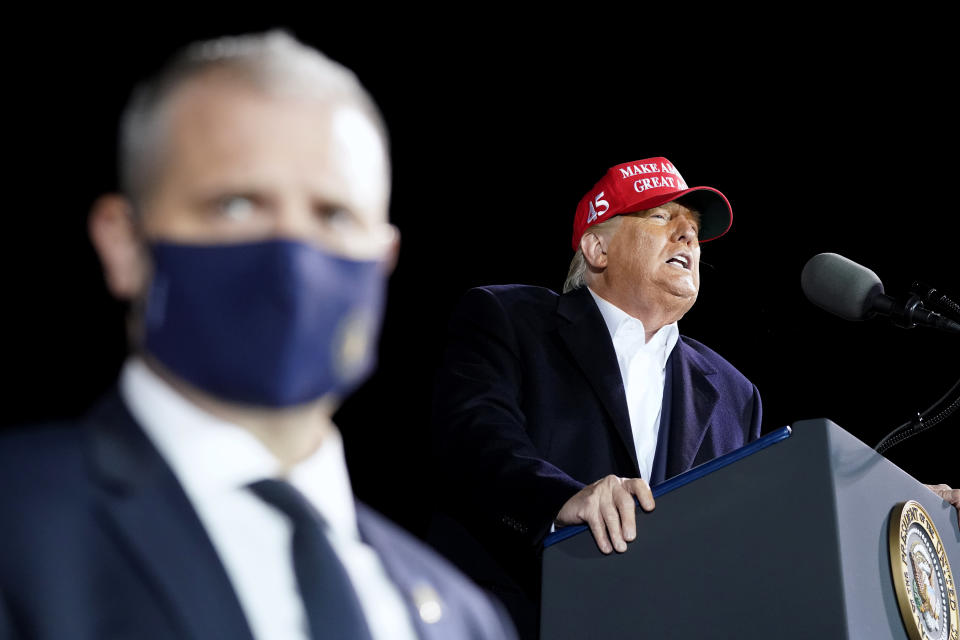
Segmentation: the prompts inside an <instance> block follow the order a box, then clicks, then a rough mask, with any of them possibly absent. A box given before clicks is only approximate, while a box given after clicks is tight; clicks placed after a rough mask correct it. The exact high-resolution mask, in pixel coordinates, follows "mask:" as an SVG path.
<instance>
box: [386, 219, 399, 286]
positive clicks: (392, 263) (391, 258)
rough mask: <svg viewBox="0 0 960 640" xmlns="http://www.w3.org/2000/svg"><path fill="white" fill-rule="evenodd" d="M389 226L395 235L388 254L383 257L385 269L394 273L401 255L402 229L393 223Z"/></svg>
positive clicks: (389, 272) (387, 272) (388, 273)
mask: <svg viewBox="0 0 960 640" xmlns="http://www.w3.org/2000/svg"><path fill="white" fill-rule="evenodd" d="M389 227H390V232H391V233H392V234H393V237H392V238H391V239H390V246H389V248H388V249H387V255H386V257H385V258H384V259H383V264H384V270H385V271H386V274H387V275H390V274H391V273H393V270H394V269H396V268H397V259H398V258H399V257H400V229H398V228H397V227H396V226H394V225H392V224H391V225H389Z"/></svg>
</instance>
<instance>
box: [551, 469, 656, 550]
mask: <svg viewBox="0 0 960 640" xmlns="http://www.w3.org/2000/svg"><path fill="white" fill-rule="evenodd" d="M634 496H636V497H637V499H638V500H639V501H640V507H641V508H642V509H643V510H644V511H653V507H654V502H653V494H652V493H650V487H649V486H647V483H646V482H645V481H644V480H642V479H640V478H618V477H617V476H612V475H611V476H607V477H605V478H601V479H600V480H597V481H596V482H594V483H593V484H591V485H587V486H586V487H584V488H583V489H581V490H580V491H578V492H577V493H576V494H574V495H573V497H572V498H570V499H569V500H567V503H566V504H565V505H563V508H562V509H560V513H558V514H557V519H556V524H557V526H561V527H565V526H568V525H571V524H587V525H589V526H590V531H591V533H593V539H594V540H596V541H597V546H598V547H600V551H602V552H603V553H610V552H611V551H613V550H614V549H616V550H617V551H619V552H621V553H623V552H624V551H626V550H627V542H630V541H631V540H633V539H634V538H636V537H637V522H636V513H635V510H636V506H635V503H634V501H633V497H634ZM611 542H612V546H611Z"/></svg>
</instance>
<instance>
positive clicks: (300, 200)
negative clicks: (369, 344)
mask: <svg viewBox="0 0 960 640" xmlns="http://www.w3.org/2000/svg"><path fill="white" fill-rule="evenodd" d="M167 107H168V109H167V112H166V114H165V117H167V121H166V122H165V126H166V129H165V133H166V134H167V135H166V139H165V141H164V143H163V144H162V145H161V146H162V153H161V157H160V159H159V162H158V166H159V169H158V172H157V179H156V182H155V183H154V185H153V188H152V189H151V190H150V191H149V193H148V195H147V197H146V198H145V199H144V202H143V203H142V207H141V209H142V216H143V217H142V221H143V229H144V233H145V235H146V237H147V239H148V240H150V241H153V240H166V241H171V242H177V243H197V244H215V243H237V242H251V241H258V240H268V239H293V240H299V241H303V242H306V243H310V244H313V245H315V246H318V247H321V248H323V249H326V250H328V251H330V252H333V253H336V254H339V255H342V256H344V257H347V258H353V259H380V258H383V257H385V255H386V253H387V252H388V251H389V250H390V248H391V246H392V241H393V240H394V229H393V227H391V226H390V225H389V224H388V223H387V202H388V195H389V194H388V177H387V162H386V156H385V151H384V148H383V142H382V141H381V139H380V136H379V133H378V132H377V130H376V128H375V127H374V125H373V124H372V123H371V122H370V120H369V118H368V117H367V116H366V115H364V114H363V113H362V112H361V111H360V110H359V109H358V108H357V107H355V106H353V105H351V104H350V103H348V102H343V101H341V102H340V103H339V104H328V103H323V102H319V101H317V100H315V99H310V98H306V97H291V96H283V97H277V96H271V95H268V94H265V93H262V92H259V91H257V90H255V89H253V88H250V87H248V86H245V85H243V84H240V83H238V82H236V81H231V80H228V79H224V78H222V77H216V76H215V75H214V76H213V77H208V76H202V77H201V78H199V79H197V80H193V81H189V82H188V83H187V84H186V85H185V86H183V87H181V88H180V89H179V90H178V91H177V93H176V94H175V95H174V96H172V97H171V98H170V103H169V104H168V105H167Z"/></svg>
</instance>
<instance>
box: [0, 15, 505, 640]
mask: <svg viewBox="0 0 960 640" xmlns="http://www.w3.org/2000/svg"><path fill="white" fill-rule="evenodd" d="M121 137H122V149H121V168H122V183H123V184H122V186H123V188H124V192H125V193H124V195H123V196H120V195H110V196H104V197H102V198H101V199H100V200H99V201H98V202H97V203H96V204H95V205H94V210H93V212H92V215H91V218H90V231H91V237H92V240H93V244H94V246H95V248H96V250H97V253H98V254H99V256H100V258H101V261H102V263H103V268H104V273H105V276H106V282H107V286H108V288H109V289H110V291H111V293H113V294H114V295H116V296H117V297H119V298H122V299H127V300H131V301H132V302H133V305H134V306H133V314H132V318H131V329H132V332H131V333H132V343H133V346H134V348H135V351H136V353H135V355H134V356H133V357H131V359H130V360H128V362H127V363H126V364H125V366H124V368H123V371H122V373H121V376H120V380H119V384H118V387H117V389H116V390H115V391H114V392H112V393H111V394H110V395H109V396H108V397H106V398H105V399H104V400H103V401H102V402H101V403H100V404H99V405H98V406H97V407H96V408H95V409H94V410H93V411H92V412H91V414H90V415H88V416H87V417H86V418H85V419H84V420H83V421H82V423H81V424H79V425H53V426H50V427H38V428H33V429H27V430H24V431H23V432H22V433H13V434H9V436H5V437H4V438H3V441H2V442H0V520H2V525H0V636H2V637H4V638H7V637H25V638H38V639H39V638H89V639H93V638H158V639H159V638H194V639H201V638H203V639H212V638H224V639H228V638H229V639H230V640H238V639H244V638H247V639H250V640H252V638H258V639H262V640H263V639H268V638H277V639H283V640H289V639H292V638H351V639H363V638H366V639H387V638H389V639H391V640H392V639H395V638H437V639H438V640H439V639H441V638H442V639H444V640H446V639H447V638H504V637H512V635H513V634H512V630H511V629H510V627H509V623H508V622H507V621H506V616H505V615H503V616H501V615H499V614H498V612H497V610H496V609H495V607H494V606H493V605H492V603H490V602H489V600H488V599H487V598H486V597H485V595H483V594H482V593H481V592H480V591H479V590H478V589H476V588H475V587H474V586H473V585H471V584H469V582H468V581H467V580H466V579H464V578H463V577H462V576H460V575H459V574H458V573H457V572H455V571H454V570H453V569H452V568H451V567H450V566H449V565H448V564H447V563H446V562H444V561H443V560H441V559H440V558H438V557H436V555H435V554H433V553H432V552H431V551H430V550H428V549H426V548H425V546H424V545H422V544H420V543H419V542H417V541H415V540H413V539H412V538H411V537H410V536H408V535H406V534H404V533H403V532H401V531H400V530H399V529H397V528H396V527H394V526H393V525H390V524H389V523H387V522H386V521H385V520H384V519H383V518H381V517H379V516H377V515H376V514H374V513H372V512H371V511H370V510H369V509H366V508H364V507H363V506H362V505H359V504H356V503H355V502H354V499H353V496H352V493H351V489H350V482H349V478H348V477H347V470H346V465H345V461H344V457H343V450H342V443H341V440H340V436H339V433H338V432H337V429H336V427H335V426H334V425H333V423H332V421H331V416H332V414H333V412H334V410H335V409H336V407H337V406H338V404H339V402H340V399H341V398H342V397H343V396H344V395H345V394H347V393H349V392H350V391H351V390H352V389H353V388H354V387H355V386H356V385H358V384H359V383H360V382H361V381H362V380H363V379H364V378H365V377H366V376H367V374H368V373H369V372H370V371H371V368H372V366H373V355H374V353H375V350H376V338H377V335H378V333H379V326H380V321H381V315H382V311H383V298H384V295H385V287H386V278H387V276H388V274H389V272H390V270H391V269H392V266H393V262H394V258H395V255H396V248H397V233H396V229H395V228H394V227H393V226H391V225H390V224H389V223H388V222H387V205H388V201H389V189H390V169H389V161H388V157H387V148H386V147H387V145H386V139H385V132H384V130H383V126H382V123H381V119H380V116H379V113H378V111H377V109H376V107H375V106H374V104H373V102H372V100H371V99H370V97H369V96H368V95H367V93H366V91H365V90H363V88H362V87H361V86H360V84H359V82H358V81H357V79H356V78H355V77H354V75H353V74H352V73H351V72H350V71H348V70H347V69H345V68H343V67H341V66H340V65H338V64H336V63H334V62H332V61H330V60H328V59H327V58H325V57H324V56H323V55H321V54H319V53H318V52H317V51H315V50H313V49H311V48H309V47H306V46H305V45H303V44H301V43H299V42H297V41H295V40H294V39H293V38H291V37H290V36H288V35H286V34H284V33H281V32H273V33H268V34H265V35H262V36H260V35H257V36H242V37H237V38H224V39H220V40H215V41H210V42H205V43H198V44H195V45H192V46H191V47H188V49H187V50H186V51H185V52H183V53H182V55H181V56H180V57H178V58H177V59H176V60H175V61H174V62H173V63H172V64H171V65H170V66H169V67H168V68H167V69H166V70H165V71H164V72H163V73H162V74H161V75H160V76H159V77H158V78H156V79H154V80H153V81H152V82H150V83H148V84H146V85H144V86H142V87H141V88H140V90H139V91H138V92H137V93H136V94H135V96H134V99H133V100H132V102H131V103H130V105H128V108H127V111H126V112H125V116H124V126H123V131H122V136H121ZM38 250H40V248H39V247H38Z"/></svg>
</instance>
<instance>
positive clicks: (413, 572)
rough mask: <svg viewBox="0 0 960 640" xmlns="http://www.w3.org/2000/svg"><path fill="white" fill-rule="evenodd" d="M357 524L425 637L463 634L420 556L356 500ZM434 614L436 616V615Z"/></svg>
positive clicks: (434, 638) (432, 639) (435, 638)
mask: <svg viewBox="0 0 960 640" xmlns="http://www.w3.org/2000/svg"><path fill="white" fill-rule="evenodd" d="M357 527H358V528H359V530H360V538H361V539H362V540H363V541H364V542H365V543H366V544H368V545H370V546H371V547H373V548H374V549H375V550H376V552H377V556H378V557H379V558H380V561H381V562H382V563H383V567H384V569H386V571H387V575H389V576H390V580H391V581H392V582H393V584H394V585H395V586H396V587H397V589H398V590H399V591H400V595H401V597H402V598H403V601H404V604H406V605H407V611H408V612H409V614H410V620H411V621H412V622H413V626H414V628H415V629H416V632H417V637H419V638H421V639H422V640H446V639H447V638H454V637H456V638H462V637H464V632H463V630H462V629H461V628H460V627H459V622H458V618H457V617H456V616H454V615H453V614H452V612H451V611H449V610H447V608H448V607H449V606H451V603H449V602H444V601H443V599H442V598H441V597H440V595H439V593H438V590H437V588H436V586H435V585H434V584H433V580H431V579H430V576H429V575H428V574H427V573H426V572H425V571H423V570H422V563H420V562H419V561H418V559H417V558H411V557H408V554H407V553H406V552H405V549H406V547H405V546H404V545H402V544H399V543H400V540H398V537H399V535H401V534H398V533H397V532H396V531H391V530H390V529H388V528H386V526H385V525H384V523H383V522H382V519H381V517H380V516H378V515H377V514H376V513H374V512H373V511H372V510H371V509H370V508H369V507H367V506H366V505H363V504H361V503H359V502H358V503H357ZM434 616H435V617H434Z"/></svg>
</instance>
